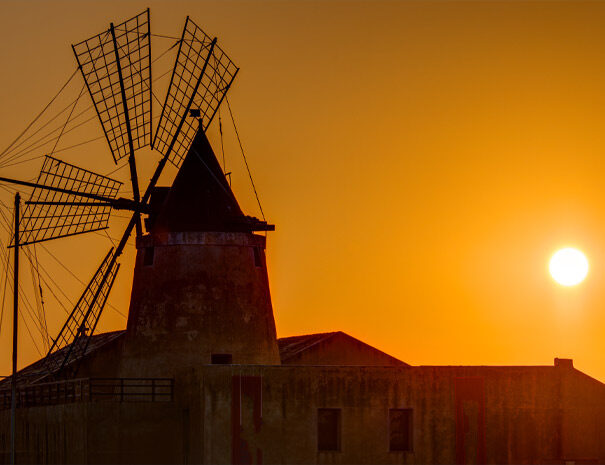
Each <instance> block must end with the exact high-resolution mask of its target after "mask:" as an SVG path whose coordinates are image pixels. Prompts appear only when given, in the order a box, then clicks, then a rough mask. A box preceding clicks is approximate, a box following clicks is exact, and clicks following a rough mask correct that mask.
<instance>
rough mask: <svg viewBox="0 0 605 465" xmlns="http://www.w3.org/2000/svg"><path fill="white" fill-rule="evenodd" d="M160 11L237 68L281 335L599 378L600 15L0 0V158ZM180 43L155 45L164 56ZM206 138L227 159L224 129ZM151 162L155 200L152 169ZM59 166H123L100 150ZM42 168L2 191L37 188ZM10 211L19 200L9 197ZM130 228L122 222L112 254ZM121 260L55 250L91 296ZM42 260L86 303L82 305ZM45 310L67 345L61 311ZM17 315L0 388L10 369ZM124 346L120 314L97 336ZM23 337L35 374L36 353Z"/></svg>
mask: <svg viewBox="0 0 605 465" xmlns="http://www.w3.org/2000/svg"><path fill="white" fill-rule="evenodd" d="M147 6H150V7H151V17H152V28H153V31H152V32H155V33H158V34H167V35H174V36H178V35H180V31H181V29H182V25H183V23H184V18H185V16H186V15H187V14H189V15H190V16H191V17H192V19H194V20H195V21H196V22H198V24H200V25H201V26H202V27H203V28H204V29H205V30H206V31H207V32H208V33H209V34H211V35H217V36H218V37H219V44H220V45H221V46H222V47H223V48H224V49H225V50H226V51H227V52H228V53H229V55H230V56H231V57H232V58H233V60H234V61H235V62H236V64H238V65H239V66H240V67H241V71H240V74H239V76H238V78H237V80H236V83H235V84H234V87H233V89H232V91H231V92H230V94H229V97H230V101H231V104H232V107H233V110H234V112H235V116H236V118H237V123H238V129H239V131H240V135H241V136H242V139H243V143H244V146H245V149H246V154H247V156H248V160H249V162H250V163H251V165H252V169H253V173H254V175H255V181H256V184H257V187H258V189H259V192H260V195H261V201H262V203H263V208H264V210H265V213H266V215H267V218H268V219H269V220H270V221H271V222H274V223H275V224H276V226H277V230H276V232H274V233H270V235H269V247H268V263H269V273H270V282H271V289H272V294H273V304H274V311H275V317H276V323H277V329H278V335H279V336H288V335H294V334H303V333H310V332H321V331H332V330H343V331H346V332H348V333H349V334H351V335H353V336H355V337H358V338H360V339H362V340H364V341H365V342H368V343H369V344H372V345H375V346H377V347H378V348H380V349H382V350H384V351H386V352H388V353H390V354H392V355H394V356H396V357H398V358H401V359H402V360H404V361H406V362H408V363H411V364H438V365H441V364H445V365H459V364H481V365H483V364H502V365H531V364H541V365H549V364H552V363H553V357H556V356H558V357H570V358H573V359H574V362H575V366H576V367H577V368H579V369H581V370H583V371H584V372H586V373H588V374H590V375H592V376H595V377H597V378H599V379H601V380H605V362H603V361H602V357H601V353H602V352H603V351H604V350H605V338H604V337H603V335H604V334H605V309H604V305H603V303H605V289H604V288H603V286H600V285H599V283H600V282H602V281H603V279H604V274H605V266H604V262H605V247H604V244H605V202H604V200H605V186H604V183H603V180H604V179H605V169H604V166H603V163H602V159H603V152H604V151H605V132H604V131H603V129H602V128H603V127H605V111H604V110H603V109H604V108H605V87H604V86H603V82H605V33H604V32H603V31H604V30H605V29H604V27H603V26H604V25H605V3H599V2H578V1H573V2H572V1H570V2H564V1H557V2H545V1H540V2H519V1H515V2H477V1H473V2H453V1H448V2H384V3H383V2H376V1H366V2H340V1H339V2H336V1H334V2H312V1H304V2H303V1H300V2H250V1H245V2H237V1H230V2H199V1H196V2H174V1H173V2H167V1H163V2H160V1H156V2H139V1H130V2H92V1H88V2H34V1H28V2H21V1H19V2H8V1H3V2H2V3H0V31H2V36H3V40H2V41H0V57H2V73H0V102H2V105H1V111H0V145H1V146H2V147H1V148H0V150H1V149H3V148H4V147H5V146H7V145H8V144H9V143H10V142H11V141H12V140H13V139H14V138H15V137H16V136H17V135H18V134H19V133H20V132H21V130H22V129H23V128H24V127H25V126H26V125H27V123H28V122H29V121H31V120H32V118H33V117H34V116H35V114H37V113H38V111H40V109H41V108H42V107H43V106H44V105H45V104H46V103H47V102H48V101H49V100H50V98H51V97H52V96H53V95H54V94H55V92H56V91H57V90H58V88H59V87H60V86H61V85H62V84H63V83H64V81H65V80H66V78H67V77H68V76H69V75H70V74H71V72H72V71H73V70H74V68H75V60H74V58H73V55H72V51H71V48H70V44H71V43H74V42H79V41H80V40H82V39H85V38H87V37H89V36H91V35H93V34H96V33H98V32H101V31H102V30H103V29H105V28H106V27H107V26H108V23H109V22H110V21H112V20H113V21H115V22H116V23H117V22H121V21H123V20H124V19H127V18H129V17H131V16H134V15H135V14H137V13H139V12H140V11H141V10H143V9H144V8H145V7H147ZM172 43H173V42H171V41H170V40H169V39H159V38H154V42H153V52H154V53H155V54H156V56H157V55H158V54H159V53H160V52H161V51H163V50H165V49H166V48H167V47H169V46H170V45H171V44H172ZM172 60H173V58H172V57H170V58H169V59H167V60H160V61H158V66H157V67H156V68H155V69H154V75H155V76H159V75H160V74H161V72H163V71H165V70H167V69H169V68H170V66H171V62H172ZM154 66H155V65H154ZM164 81H165V80H164ZM81 83H82V81H81V78H80V77H79V76H78V79H77V80H76V81H75V85H74V86H73V87H72V88H71V92H72V94H71V98H73V96H74V93H75V94H77V92H78V91H79V89H80V86H81ZM160 88H161V84H158V87H156V90H158V95H159V96H160V98H161V99H163V95H164V94H163V92H164V91H163V90H161V91H159V89H160ZM85 100H86V101H85V102H84V104H85V105H88V103H89V97H88V96H85ZM66 101H68V100H66ZM59 121H60V120H59ZM223 122H224V124H225V144H226V145H225V147H226V159H227V168H228V170H232V171H233V173H234V174H233V187H234V190H235V192H236V195H238V198H239V199H240V202H241V204H242V206H243V207H244V209H245V210H246V212H247V213H249V214H253V215H258V214H259V212H258V208H257V207H256V206H255V203H254V198H253V195H252V192H251V189H250V187H249V183H248V181H247V177H246V174H245V171H244V166H243V163H242V161H241V156H240V154H239V152H238V149H237V145H236V144H237V142H236V140H235V137H234V135H233V129H232V127H231V126H230V124H228V118H227V117H226V114H224V113H223ZM83 131H84V132H83V133H81V134H80V135H79V136H80V139H79V140H86V139H87V138H90V137H96V136H99V135H101V134H102V133H101V132H100V127H99V125H98V123H97V122H95V121H93V122H92V123H91V124H90V125H89V126H88V128H86V129H85V130H83ZM209 134H210V137H211V141H212V142H213V143H214V144H215V148H218V145H217V144H218V140H219V139H218V137H217V128H216V126H215V125H213V127H212V128H211V129H210V131H209ZM74 137H75V136H74ZM74 141H76V139H74ZM70 142H71V141H70V140H69V138H68V137H66V139H65V140H64V141H62V142H61V143H60V144H59V146H58V147H57V148H60V147H61V146H67V145H69V143H70ZM43 153H45V150H43V149H42V150H38V151H36V152H33V153H32V154H31V156H32V157H33V156H37V155H41V154H43ZM138 155H139V156H138V163H139V166H140V171H141V174H140V177H141V180H142V182H141V183H142V184H143V186H145V185H146V182H145V181H146V180H147V179H148V178H149V176H150V174H151V170H152V169H153V168H154V167H155V164H156V162H157V160H158V155H157V154H153V153H151V152H149V151H145V150H142V151H141V152H139V154H138ZM57 156H59V157H60V158H62V159H65V160H66V161H70V162H73V163H76V164H79V165H81V166H84V167H87V168H91V169H95V170H98V171H99V172H102V173H107V172H109V171H111V170H112V169H113V168H114V165H113V161H112V159H111V156H110V153H109V150H108V148H107V146H106V143H104V142H103V141H102V140H101V141H98V142H95V143H92V144H88V145H85V146H82V148H79V149H73V150H69V151H65V152H62V153H60V154H58V155H57ZM26 158H27V157H26ZM39 167H40V160H39V159H37V160H33V161H31V162H29V163H25V164H23V165H18V166H16V167H11V168H10V169H1V170H0V175H14V176H19V177H22V178H26V179H30V178H32V177H34V176H35V175H36V174H37V172H38V170H39ZM126 171H127V170H121V171H119V172H118V173H117V174H116V176H117V177H119V178H120V179H123V180H125V179H126V178H125V176H126V175H127V172H126ZM172 176H174V169H171V170H168V171H167V172H166V175H165V176H164V178H163V180H162V181H163V184H167V183H169V182H170V180H171V177H172ZM125 190H127V187H125ZM23 192H24V193H25V191H23ZM126 195H127V194H126ZM0 200H1V201H2V202H4V203H5V204H7V205H10V204H11V202H12V198H11V196H10V195H9V194H8V193H7V192H4V191H2V192H0ZM4 212H5V213H6V212H8V214H12V212H11V211H10V210H7V209H5V208H4ZM123 215H124V214H123V213H119V214H118V216H123ZM123 225H124V219H122V218H119V217H118V218H115V219H114V220H112V223H111V230H110V234H111V235H112V236H113V237H118V236H119V235H120V231H121V228H122V227H123ZM0 238H1V239H2V241H3V243H5V242H6V238H7V234H6V232H5V231H3V230H1V229H0ZM569 245H571V246H576V247H578V248H580V249H582V250H583V251H584V252H585V253H586V255H587V256H588V259H589V260H590V265H591V270H590V272H589V275H588V278H587V280H586V281H585V282H584V283H583V284H581V285H579V286H577V287H575V288H562V287H560V286H558V285H556V284H555V283H554V282H553V281H552V280H551V278H550V277H549V275H548V271H547V269H548V259H549V257H550V255H551V254H552V253H553V252H554V251H555V250H556V249H557V248H560V247H562V246H569ZM109 246H110V244H109V241H108V239H107V238H105V237H103V236H101V235H98V234H94V233H92V234H87V235H84V236H80V237H76V238H67V239H60V240H57V241H54V242H52V243H48V244H46V248H47V249H48V250H50V251H51V252H52V253H53V254H55V255H56V256H57V257H60V259H61V260H62V261H63V262H64V263H65V264H66V265H67V266H68V267H69V269H71V270H72V271H74V273H75V274H76V275H77V276H78V277H79V278H80V279H82V280H84V281H87V280H88V279H89V278H90V276H91V275H92V272H93V271H94V269H95V268H96V267H97V265H98V263H99V262H100V260H101V258H102V256H103V254H104V252H106V250H107V249H108V247H109ZM37 254H38V257H39V259H40V263H41V264H42V265H43V266H44V267H45V269H47V270H48V271H49V272H50V273H51V274H52V275H53V277H54V279H56V281H57V282H58V283H59V284H60V285H61V286H62V288H63V289H64V291H65V292H66V294H67V295H68V296H69V297H70V298H71V299H75V298H77V296H78V295H79V293H80V292H81V291H82V288H83V286H82V285H81V284H80V283H78V282H77V281H76V280H75V279H74V277H73V276H71V275H69V274H68V273H67V272H66V271H65V270H63V269H62V268H61V267H59V266H58V265H57V264H56V262H54V261H53V259H52V258H51V257H50V256H49V255H48V252H46V250H45V249H43V248H41V247H38V250H37ZM132 260H133V253H132V250H130V251H129V252H128V253H126V254H125V255H124V257H123V259H122V263H123V265H122V268H121V270H120V275H119V277H118V283H117V284H116V287H115V289H114V292H113V294H112V297H111V299H110V301H111V303H112V305H113V306H114V307H116V308H118V309H119V310H120V312H122V314H126V312H127V308H128V299H129V292H130V285H131V272H132ZM23 263H24V264H23V267H22V268H21V273H22V276H23V280H24V283H27V282H31V270H30V266H29V263H27V262H26V261H25V260H24V261H23ZM0 284H1V283H0ZM24 285H27V284H24ZM45 297H46V301H47V303H46V310H47V318H48V325H49V329H50V330H51V334H53V335H54V334H56V332H57V331H58V329H59V328H60V325H61V324H62V323H63V321H64V319H65V313H64V311H63V310H62V309H61V308H60V307H59V306H58V304H57V303H56V302H55V301H54V300H53V298H52V296H50V295H49V291H46V296H45ZM29 298H30V299H31V300H32V302H33V299H34V297H33V294H31V295H30V296H29ZM9 302H10V299H7V304H8V303H9ZM10 312H11V308H10V306H9V305H6V309H5V312H4V318H3V326H2V330H1V333H0V354H1V357H0V374H8V372H9V370H10V318H9V315H10ZM26 321H30V319H29V317H28V316H26ZM30 325H33V322H31V321H30ZM124 326H125V318H124V316H122V315H120V314H119V313H118V312H116V310H115V309H114V308H108V309H106V311H105V313H104V314H103V317H102V318H101V322H100V324H99V329H100V330H101V331H104V330H111V329H119V328H122V327H124ZM21 329H22V331H21V338H22V339H21V340H22V341H23V344H22V347H23V350H22V352H21V356H20V366H23V365H24V364H26V363H29V362H31V361H33V360H35V358H36V357H37V352H36V350H35V349H34V347H33V345H32V343H31V339H30V337H29V335H28V334H27V332H26V329H24V328H23V325H22V328H21ZM32 333H33V334H34V336H35V338H36V341H37V342H38V343H39V344H40V345H41V338H40V336H39V334H37V333H36V332H35V329H33V326H32Z"/></svg>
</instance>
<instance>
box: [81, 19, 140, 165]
mask: <svg viewBox="0 0 605 465" xmlns="http://www.w3.org/2000/svg"><path fill="white" fill-rule="evenodd" d="M72 48H73V51H74V54H75V56H76V60H77V61H78V66H79V68H80V71H81V72H82V76H83V77H84V81H85V82H86V86H87V88H88V92H89V93H90V96H91V98H92V101H93V103H94V106H95V109H96V110H97V115H98V116H99V120H100V121H101V126H102V127H103V132H104V133H105V137H106V138H107V143H108V144H109V148H110V150H111V153H112V155H113V158H114V161H115V162H116V163H117V162H118V160H120V159H121V158H123V157H125V156H127V155H130V154H131V153H132V152H133V151H134V150H137V149H139V148H141V147H144V146H146V145H148V144H149V143H150V142H151V42H150V22H149V9H147V10H145V11H144V12H143V13H141V14H139V15H137V16H135V17H133V18H131V19H129V20H127V21H125V22H123V23H121V24H119V25H117V26H115V27H114V26H113V25H112V27H111V28H110V29H109V30H107V31H105V32H102V33H101V34H97V35H95V36H93V37H91V38H90V39H87V40H84V41H82V42H80V43H79V44H75V45H72Z"/></svg>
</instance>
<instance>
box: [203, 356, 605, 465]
mask: <svg viewBox="0 0 605 465" xmlns="http://www.w3.org/2000/svg"><path fill="white" fill-rule="evenodd" d="M200 377H201V378H202V379H203V392H204V432H203V436H204V455H203V459H202V460H201V461H203V462H204V463H230V462H237V460H233V458H234V456H237V458H238V459H241V457H251V458H252V459H253V462H254V463H259V462H258V461H257V460H256V458H257V457H262V461H263V462H264V463H342V464H346V463H385V464H390V463H443V464H448V463H482V462H483V463H565V462H566V461H580V460H584V461H586V460H588V462H589V463H604V462H605V387H604V386H603V384H601V383H598V382H596V381H595V380H592V379H591V378H589V377H587V376H585V375H583V374H582V373H580V372H578V371H576V370H573V369H570V370H567V369H561V368H555V367H401V368H396V367H389V368H386V367H385V368H378V367H367V368H355V367H350V368H329V367H294V366H292V367H288V366H282V367H262V368H261V367H205V368H203V369H202V370H201V374H200ZM234 380H235V381H234ZM240 380H241V382H242V383H243V384H242V385H243V389H242V390H241V392H242V393H241V394H240V390H239V383H240ZM464 383H467V384H469V383H470V385H471V386H475V387H479V388H478V389H477V390H476V391H477V392H476V394H477V395H478V396H477V397H476V398H475V399H473V397H472V395H471V396H470V397H469V395H468V392H467V393H466V394H461V388H460V386H463V385H464ZM234 399H235V400H234ZM259 399H262V401H261V409H260V410H261V414H260V415H261V422H260V428H259V427H258V426H257V425H256V424H255V422H256V423H257V422H258V418H255V417H256V415H255V408H254V404H255V401H256V402H258V400H259ZM237 404H240V405H237ZM318 408H340V409H342V414H341V419H342V423H341V425H342V426H341V428H342V431H341V434H342V436H341V450H340V451H338V452H318V451H317V416H316V415H317V409H318ZM390 408H411V409H413V451H412V452H389V442H388V441H389V432H388V427H389V424H388V411H389V409H390ZM234 409H235V410H236V412H237V415H235V416H233V415H231V416H230V415H227V414H226V412H229V411H231V412H233V411H234ZM458 411H460V412H462V416H458V415H457V412H458ZM240 417H241V426H240ZM481 417H483V420H481ZM234 435H235V436H236V437H237V438H238V439H239V444H240V445H243V446H241V447H243V448H244V450H245V451H247V452H246V453H242V452H241V451H238V450H237V445H236V444H237V442H236V443H235V444H234V443H233V441H229V438H233V437H234ZM234 454H235V455H234Z"/></svg>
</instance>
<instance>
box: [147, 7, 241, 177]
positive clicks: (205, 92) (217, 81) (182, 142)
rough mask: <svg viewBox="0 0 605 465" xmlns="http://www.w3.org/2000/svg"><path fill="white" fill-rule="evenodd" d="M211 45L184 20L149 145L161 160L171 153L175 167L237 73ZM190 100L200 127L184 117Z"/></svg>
mask: <svg viewBox="0 0 605 465" xmlns="http://www.w3.org/2000/svg"><path fill="white" fill-rule="evenodd" d="M212 44H213V39H211V38H210V36H208V35H207V34H206V33H205V32H204V31H203V30H202V29H201V28H200V27H199V26H197V25H196V24H195V23H194V22H193V21H192V20H191V19H190V18H189V17H187V20H186V22H185V27H184V29H183V34H182V37H181V41H180V44H179V51H178V53H177V57H176V62H175V65H174V69H173V71H172V77H171V78H170V85H169V87H168V92H167V94H166V101H165V103H164V106H163V107H162V114H161V116H160V121H159V123H158V126H157V129H156V131H155V136H154V138H153V143H152V146H153V148H155V149H156V150H158V151H159V152H161V153H162V154H163V155H164V156H165V155H166V154H167V153H168V151H169V150H170V153H169V157H168V159H169V160H170V162H171V163H173V164H174V165H175V166H176V167H179V166H180V164H181V162H182V160H183V159H184V158H185V155H186V154H187V151H188V150H189V147H190V146H191V143H192V142H193V138H194V137H195V133H196V132H197V130H198V128H199V127H200V124H201V127H202V129H203V130H204V131H205V130H206V129H207V128H208V126H209V125H210V123H211V122H212V119H213V118H214V115H215V114H216V111H217V110H218V107H219V106H220V104H221V102H222V101H223V99H224V97H225V95H226V93H227V91H228V90H229V88H230V87H231V83H232V82H233V80H234V79H235V76H236V75H237V72H238V70H239V68H238V67H237V66H236V65H235V64H234V63H233V61H231V59H230V58H229V57H228V56H227V55H226V54H225V52H224V51H223V50H222V49H221V48H220V47H219V46H218V45H216V44H214V47H213V46H212ZM206 62H207V64H206ZM202 71H203V75H202ZM198 81H200V82H199V85H198ZM196 87H197V89H196ZM192 98H193V102H192V105H191V108H192V109H195V110H200V117H199V123H198V120H197V118H189V117H188V115H187V114H186V112H187V106H188V104H189V102H190V100H191V99H192ZM183 120H184V121H183ZM181 121H183V123H182V127H181V129H180V130H179V126H180V125H181ZM175 138H176V140H175V141H174V144H173V140H174V139H175ZM171 145H172V148H171Z"/></svg>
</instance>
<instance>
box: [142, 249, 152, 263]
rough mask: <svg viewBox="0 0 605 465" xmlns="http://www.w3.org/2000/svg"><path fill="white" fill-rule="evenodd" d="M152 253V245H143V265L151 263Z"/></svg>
mask: <svg viewBox="0 0 605 465" xmlns="http://www.w3.org/2000/svg"><path fill="white" fill-rule="evenodd" d="M153 255H154V249H153V247H145V251H144V252H143V265H144V266H151V265H153Z"/></svg>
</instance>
